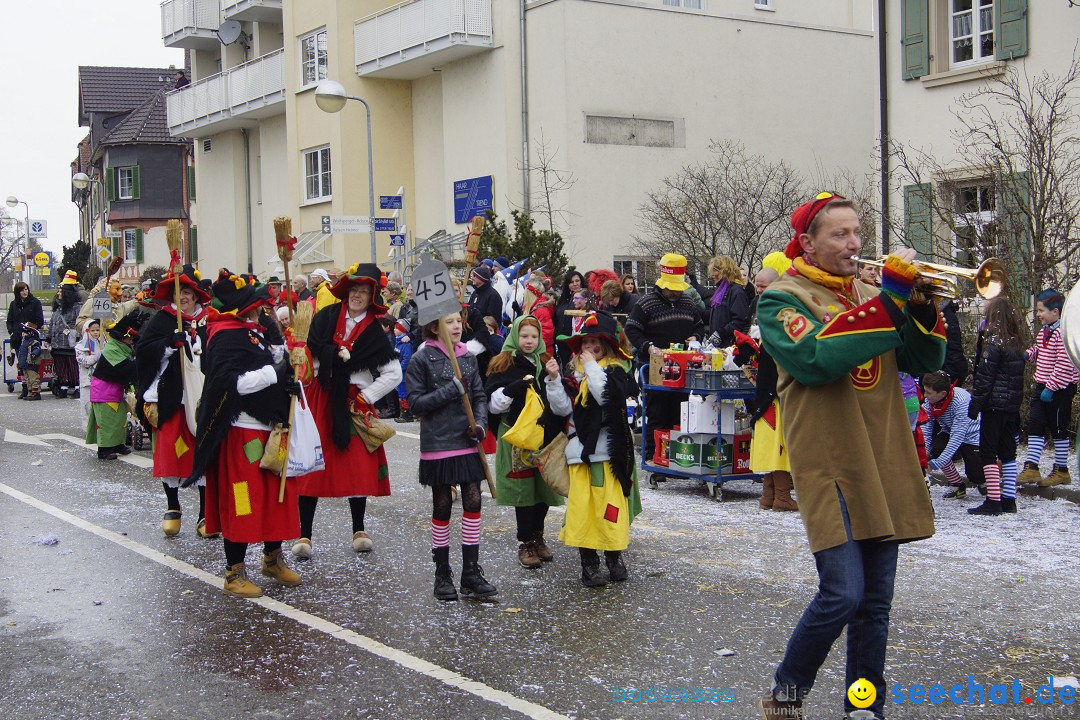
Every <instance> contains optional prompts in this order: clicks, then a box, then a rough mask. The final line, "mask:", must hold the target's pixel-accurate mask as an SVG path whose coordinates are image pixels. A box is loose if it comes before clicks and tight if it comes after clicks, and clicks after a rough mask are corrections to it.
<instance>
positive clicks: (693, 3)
mask: <svg viewBox="0 0 1080 720" xmlns="http://www.w3.org/2000/svg"><path fill="white" fill-rule="evenodd" d="M664 4H665V5H668V6H670V7H680V8H686V9H687V10H704V9H705V0H664Z"/></svg>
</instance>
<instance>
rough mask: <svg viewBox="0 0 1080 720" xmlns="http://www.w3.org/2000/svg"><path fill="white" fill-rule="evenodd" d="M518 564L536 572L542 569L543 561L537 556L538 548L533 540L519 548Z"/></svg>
mask: <svg viewBox="0 0 1080 720" xmlns="http://www.w3.org/2000/svg"><path fill="white" fill-rule="evenodd" d="M518 562H519V563H521V567H523V568H525V569H526V570H535V569H536V568H538V567H540V563H541V562H542V561H541V560H540V556H539V555H537V554H536V546H535V544H534V543H533V542H532V541H531V540H530V541H529V542H523V543H521V544H520V545H519V546H518Z"/></svg>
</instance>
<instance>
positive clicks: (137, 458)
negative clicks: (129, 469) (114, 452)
mask: <svg viewBox="0 0 1080 720" xmlns="http://www.w3.org/2000/svg"><path fill="white" fill-rule="evenodd" d="M8 432H10V431H8ZM35 437H37V438H39V439H41V440H63V441H64V442H68V443H71V444H72V445H75V446H76V447H81V448H86V449H87V450H93V451H94V452H97V445H88V444H87V443H86V441H85V440H83V439H82V438H81V437H75V436H74V435H66V434H64V433H44V434H42V435H36V436H35ZM5 439H6V438H5ZM119 459H120V462H126V463H127V464H128V465H134V466H135V467H138V468H145V469H149V468H152V467H154V459H153V458H148V457H143V456H142V455H136V454H135V453H132V454H130V455H121V456H120V458H119Z"/></svg>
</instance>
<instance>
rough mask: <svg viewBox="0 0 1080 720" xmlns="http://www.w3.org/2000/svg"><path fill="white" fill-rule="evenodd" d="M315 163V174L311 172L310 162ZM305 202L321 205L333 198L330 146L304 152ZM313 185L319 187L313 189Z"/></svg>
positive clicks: (321, 146)
mask: <svg viewBox="0 0 1080 720" xmlns="http://www.w3.org/2000/svg"><path fill="white" fill-rule="evenodd" d="M311 159H314V161H315V172H314V173H312V172H309V160H311ZM302 160H303V170H304V202H305V203H320V202H326V201H327V200H330V199H332V198H333V192H332V191H333V176H334V173H333V165H332V163H331V162H330V146H329V145H320V146H318V147H313V148H308V149H307V150H304V152H303V158H302ZM313 183H314V184H315V185H317V187H313Z"/></svg>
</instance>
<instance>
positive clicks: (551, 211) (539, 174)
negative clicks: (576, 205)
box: [510, 128, 577, 234]
mask: <svg viewBox="0 0 1080 720" xmlns="http://www.w3.org/2000/svg"><path fill="white" fill-rule="evenodd" d="M534 146H535V148H536V160H535V161H534V162H532V163H531V164H530V165H529V175H530V177H531V178H532V179H531V180H530V182H529V212H528V215H529V217H533V216H541V217H542V218H544V219H545V220H546V221H547V226H548V229H547V231H548V232H549V233H556V232H559V233H562V234H565V232H566V230H567V228H569V226H570V218H571V217H572V215H573V213H571V212H570V211H569V210H567V209H566V205H565V202H564V197H563V196H564V195H565V193H567V192H569V191H570V189H571V188H572V187H574V185H576V184H577V178H575V177H574V174H573V173H572V172H570V171H569V170H563V169H560V168H557V167H556V166H555V158H556V157H557V156H558V154H559V150H558V148H555V149H552V148H551V145H550V143H548V141H547V140H546V139H545V138H544V130H543V128H541V129H540V133H539V139H538V140H537V141H536V142H535V143H534ZM520 169H521V163H520V162H518V170H520ZM510 205H511V206H513V207H515V208H517V209H518V210H520V211H521V212H522V213H524V212H525V208H524V206H522V205H518V204H517V203H515V202H514V201H512V200H511V201H510ZM556 222H558V223H559V226H560V228H562V230H557V229H556V228H555V223H556Z"/></svg>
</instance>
